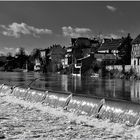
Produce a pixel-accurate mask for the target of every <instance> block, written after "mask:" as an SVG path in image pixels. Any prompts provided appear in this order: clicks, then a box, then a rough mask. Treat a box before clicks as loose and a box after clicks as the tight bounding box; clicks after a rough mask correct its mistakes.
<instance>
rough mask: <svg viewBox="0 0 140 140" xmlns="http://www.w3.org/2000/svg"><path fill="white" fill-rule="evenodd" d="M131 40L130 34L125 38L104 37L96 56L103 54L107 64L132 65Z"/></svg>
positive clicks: (102, 57) (102, 56) (102, 58)
mask: <svg viewBox="0 0 140 140" xmlns="http://www.w3.org/2000/svg"><path fill="white" fill-rule="evenodd" d="M131 41H132V39H131V37H130V34H128V36H127V37H125V38H124V37H122V38H119V39H104V41H103V43H102V45H101V46H100V48H99V49H98V51H97V55H96V56H97V57H99V56H98V55H101V60H103V61H105V63H107V65H112V64H113V65H114V64H115V65H130V64H131V48H132V46H131Z"/></svg>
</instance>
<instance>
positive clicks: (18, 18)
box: [0, 1, 140, 54]
mask: <svg viewBox="0 0 140 140" xmlns="http://www.w3.org/2000/svg"><path fill="white" fill-rule="evenodd" d="M139 13H140V1H135V2H133V1H30V2H29V1H5V2H4V1H0V53H4V54H7V53H8V52H12V53H15V51H17V50H18V48H20V47H23V48H25V49H26V50H27V52H31V51H32V50H33V49H34V48H40V49H44V48H48V47H50V46H51V45H53V44H60V45H62V46H66V47H67V46H70V43H71V42H70V41H71V38H72V37H81V36H82V37H89V38H94V37H97V36H100V37H102V38H104V37H110V38H119V37H122V36H124V37H125V36H127V34H128V33H130V35H131V37H132V38H135V37H136V36H137V35H138V34H140V18H139Z"/></svg>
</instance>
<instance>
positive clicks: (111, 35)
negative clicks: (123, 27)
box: [100, 33, 121, 39]
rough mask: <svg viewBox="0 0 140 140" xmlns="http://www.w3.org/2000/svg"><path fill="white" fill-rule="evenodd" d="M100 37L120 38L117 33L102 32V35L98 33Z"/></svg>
mask: <svg viewBox="0 0 140 140" xmlns="http://www.w3.org/2000/svg"><path fill="white" fill-rule="evenodd" d="M100 38H102V39H103V38H109V39H111V38H113V39H118V38H121V37H120V36H119V35H116V34H113V33H111V34H107V35H104V34H102V35H100Z"/></svg>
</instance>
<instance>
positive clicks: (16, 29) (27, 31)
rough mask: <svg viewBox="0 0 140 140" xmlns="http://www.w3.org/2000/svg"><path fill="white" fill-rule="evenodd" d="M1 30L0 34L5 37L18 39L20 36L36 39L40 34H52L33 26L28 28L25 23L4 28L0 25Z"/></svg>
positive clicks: (47, 30)
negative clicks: (31, 36) (29, 36)
mask: <svg viewBox="0 0 140 140" xmlns="http://www.w3.org/2000/svg"><path fill="white" fill-rule="evenodd" d="M0 27H1V29H2V34H3V35H5V36H12V37H16V38H19V37H20V36H21V35H33V36H34V37H38V36H39V35H41V34H52V31H51V30H49V29H39V28H35V27H33V26H29V25H27V24H26V23H21V24H19V23H16V22H14V23H12V24H10V25H8V27H6V26H5V25H0Z"/></svg>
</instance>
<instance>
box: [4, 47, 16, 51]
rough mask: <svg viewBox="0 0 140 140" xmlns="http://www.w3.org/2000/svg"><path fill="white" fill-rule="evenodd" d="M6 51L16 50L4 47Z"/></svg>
mask: <svg viewBox="0 0 140 140" xmlns="http://www.w3.org/2000/svg"><path fill="white" fill-rule="evenodd" d="M4 49H5V50H6V51H12V50H14V48H11V47H10V48H9V47H4Z"/></svg>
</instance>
